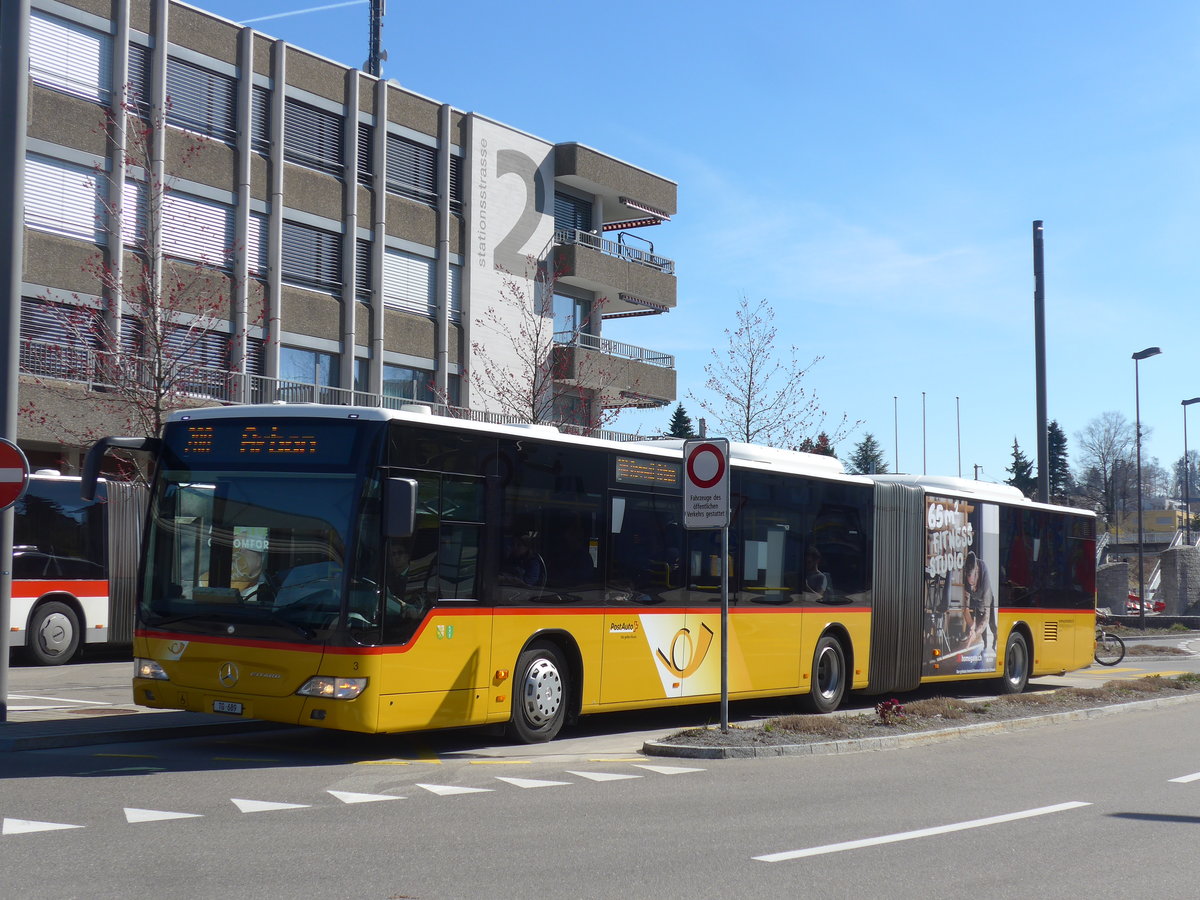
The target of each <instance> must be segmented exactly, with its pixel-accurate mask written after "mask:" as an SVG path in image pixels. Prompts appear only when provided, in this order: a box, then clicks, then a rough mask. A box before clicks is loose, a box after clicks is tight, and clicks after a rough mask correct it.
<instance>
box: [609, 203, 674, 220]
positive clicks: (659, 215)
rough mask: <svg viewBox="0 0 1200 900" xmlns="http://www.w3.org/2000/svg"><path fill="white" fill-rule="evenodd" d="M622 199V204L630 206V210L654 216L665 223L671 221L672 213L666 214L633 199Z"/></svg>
mask: <svg viewBox="0 0 1200 900" xmlns="http://www.w3.org/2000/svg"><path fill="white" fill-rule="evenodd" d="M620 199H621V202H622V203H623V204H625V205H626V206H628V207H629V208H630V209H636V210H637V211H638V212H640V213H646V214H647V215H650V216H654V217H655V218H656V219H661V220H662V221H664V222H669V221H671V214H670V213H668V212H664V211H663V210H661V209H658V208H657V207H654V206H651V205H650V204H648V203H640V202H638V201H637V200H634V199H632V198H631V197H621V198H620Z"/></svg>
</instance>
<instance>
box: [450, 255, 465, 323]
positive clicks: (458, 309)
mask: <svg viewBox="0 0 1200 900" xmlns="http://www.w3.org/2000/svg"><path fill="white" fill-rule="evenodd" d="M462 269H463V267H462V266H456V265H454V263H451V264H450V321H451V322H461V321H462Z"/></svg>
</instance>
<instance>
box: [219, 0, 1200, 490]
mask: <svg viewBox="0 0 1200 900" xmlns="http://www.w3.org/2000/svg"><path fill="white" fill-rule="evenodd" d="M197 5H198V6H201V7H202V8H204V9H208V10H210V11H212V12H215V13H217V14H219V15H222V16H225V17H227V18H230V19H232V20H234V21H245V17H246V16H247V15H248V13H247V10H251V12H250V13H249V16H250V17H252V18H258V17H265V16H271V15H275V14H279V13H291V12H294V11H297V10H305V9H312V7H316V6H321V5H324V4H321V3H317V2H305V0H257V2H255V3H253V4H247V3H245V2H244V0H243V2H236V3H235V2H226V0H209V2H200V3H197ZM367 22H368V6H367V4H366V3H365V2H362V3H358V4H354V5H339V6H337V7H335V8H331V9H324V10H316V11H310V12H305V13H302V14H296V15H284V16H282V17H279V18H271V19H264V20H262V21H258V22H254V23H253V24H254V26H255V27H256V28H258V29H259V30H261V31H262V32H264V33H266V34H268V35H271V36H274V37H279V38H283V39H285V40H288V41H290V42H293V43H295V44H298V45H300V46H302V47H305V48H307V49H310V50H312V51H314V52H317V53H319V54H321V55H324V56H327V57H329V58H331V59H335V60H337V61H339V62H343V63H347V64H350V65H360V66H361V65H362V64H363V62H364V60H365V58H366V55H367V31H368V28H367ZM1198 26H1200V5H1197V4H1195V3H1194V2H1175V0H1148V2H1146V3H1140V4H1128V5H1126V4H1101V5H1096V4H1095V3H1085V2H1077V0H1058V2H1054V3H1046V2H1044V0H1039V2H1029V0H1006V2H1004V3H1000V2H963V0H953V2H951V0H939V2H933V0H929V2H918V0H912V2H904V0H858V2H845V3H824V2H822V3H818V2H812V0H793V2H788V3H775V2H750V3H745V4H742V5H740V6H731V5H729V4H726V3H715V2H709V0H693V2H689V3H683V2H676V0H657V2H624V0H609V2H607V3H605V4H563V3H561V2H547V0H525V2H520V3H515V4H509V5H501V4H498V3H491V2H490V3H477V2H474V0H461V2H459V3H455V4H410V3H399V2H396V0H393V3H392V4H391V9H390V10H389V15H388V16H387V17H386V18H385V24H384V31H383V40H384V47H385V48H386V49H387V51H388V55H389V57H390V58H389V60H388V61H387V62H386V63H385V64H384V75H385V76H386V77H389V78H393V79H395V80H397V81H398V82H400V83H401V84H402V85H404V86H405V87H407V88H409V89H411V90H414V91H416V92H418V93H421V94H424V95H426V96H429V97H431V98H433V99H435V100H438V101H440V102H446V103H450V104H452V105H454V106H455V107H457V108H460V109H463V110H466V111H474V112H479V113H481V114H483V115H486V116H489V117H491V118H493V119H497V120H499V121H501V122H504V123H506V124H509V125H513V126H516V127H518V128H521V129H523V130H525V131H528V132H530V133H532V134H535V135H537V136H539V137H542V138H545V139H547V140H550V141H579V142H581V143H585V144H588V145H590V146H593V147H595V148H597V149H599V150H602V151H604V152H606V153H610V154H612V155H614V156H617V157H619V158H622V159H625V160H627V161H629V162H631V163H634V164H635V165H638V166H641V167H644V168H647V169H649V170H651V171H654V172H656V173H658V174H660V175H663V176H666V177H668V178H671V179H673V180H675V181H677V182H678V183H679V211H678V215H677V216H676V218H675V219H674V220H673V221H672V222H671V223H669V224H667V225H664V226H662V227H661V228H658V229H647V230H644V231H643V232H641V233H642V234H645V235H646V236H647V237H649V238H650V239H651V240H653V241H654V244H655V249H656V252H658V253H660V254H662V255H664V256H668V257H670V258H672V259H674V260H675V261H676V272H677V275H678V288H679V291H678V293H679V303H678V307H677V308H676V309H675V310H674V311H673V312H671V313H669V314H668V315H665V316H659V317H653V318H647V319H635V320H632V321H630V322H625V323H622V322H613V323H610V324H609V326H608V327H606V329H605V333H606V334H607V335H609V336H611V337H614V338H616V339H618V340H624V341H629V342H631V343H635V344H639V345H641V346H645V347H650V348H653V349H655V350H662V351H666V352H670V353H673V354H675V355H676V358H677V367H678V374H679V396H680V399H681V400H682V401H683V403H684V406H685V408H687V409H688V411H689V413H690V414H691V415H692V416H693V417H697V416H698V415H699V414H700V410H699V408H698V404H697V403H696V402H695V401H693V400H690V399H689V392H691V393H701V392H702V391H703V383H704V380H705V376H704V372H703V367H704V365H705V363H707V362H709V361H710V360H711V356H710V351H711V350H712V348H713V347H714V346H721V345H723V342H724V337H723V334H722V329H723V328H725V327H732V325H733V324H734V310H735V309H736V307H737V303H738V301H739V299H740V298H741V297H742V296H746V297H748V298H750V299H751V300H752V301H757V300H758V299H760V298H766V299H767V300H769V301H770V302H771V304H772V305H773V306H774V308H775V311H776V324H777V325H778V326H779V330H780V343H781V344H782V345H784V346H785V347H786V345H788V344H795V345H796V346H797V347H798V348H799V352H800V354H801V356H802V357H805V358H811V357H812V356H816V355H820V356H823V357H824V359H823V360H822V361H821V362H820V363H819V364H818V365H817V366H816V367H815V368H813V369H812V371H811V373H810V374H809V376H808V378H807V380H806V383H807V387H808V388H809V389H811V390H815V391H816V393H817V395H818V397H819V398H820V401H821V403H822V406H823V407H824V408H825V409H826V410H827V411H828V413H829V415H830V418H831V419H834V420H836V419H838V418H840V417H841V414H842V413H845V414H847V415H848V416H849V417H850V418H851V419H852V420H863V425H862V426H860V428H859V430H858V431H857V433H856V434H855V435H853V436H852V437H851V439H850V440H848V441H846V442H844V443H843V444H841V445H839V450H840V451H842V453H843V455H848V454H849V451H850V450H851V449H852V445H853V443H855V442H856V441H857V440H858V439H859V438H860V437H861V436H862V435H863V434H864V433H865V432H867V431H870V432H872V433H874V434H875V436H876V438H877V439H878V440H879V442H880V444H881V445H882V447H883V448H884V450H885V454H886V457H887V460H888V462H889V465H892V464H893V463H894V461H895V459H896V457H897V455H898V458H899V467H900V469H901V470H902V471H908V472H913V471H915V472H920V471H922V470H923V469H926V470H927V471H928V472H929V473H930V474H949V475H954V474H957V473H958V471H959V454H960V451H959V447H960V444H961V466H962V474H963V475H964V476H966V477H971V475H972V474H973V472H974V468H973V467H974V466H975V465H979V466H980V467H981V470H982V474H981V477H983V478H984V479H986V480H991V481H1002V480H1003V479H1004V478H1006V477H1008V476H1007V473H1006V472H1005V469H1006V467H1007V466H1008V465H1009V463H1010V461H1011V448H1012V442H1013V438H1014V437H1016V438H1017V439H1018V440H1019V441H1020V443H1021V447H1022V449H1023V450H1024V452H1025V453H1026V455H1027V456H1029V457H1030V458H1031V459H1032V458H1035V457H1036V442H1035V436H1034V432H1035V427H1036V407H1035V395H1034V352H1033V340H1034V324H1033V275H1032V239H1031V223H1032V221H1033V220H1034V219H1042V220H1044V221H1045V225H1046V231H1045V254H1046V298H1047V299H1046V335H1047V360H1048V379H1047V380H1048V408H1049V415H1050V418H1052V419H1056V420H1058V422H1059V423H1060V424H1061V426H1062V427H1063V430H1064V431H1065V432H1066V434H1067V436H1068V446H1069V448H1070V449H1071V451H1072V457H1073V461H1074V457H1075V452H1074V451H1075V449H1076V443H1077V442H1076V440H1075V434H1076V432H1078V431H1080V430H1081V429H1083V428H1084V427H1085V426H1086V425H1087V423H1088V421H1089V420H1090V419H1092V418H1093V417H1095V416H1097V415H1099V414H1100V413H1102V412H1104V411H1106V410H1117V411H1120V412H1122V413H1123V414H1125V415H1126V417H1127V418H1128V419H1129V420H1131V421H1132V420H1133V418H1134V364H1133V362H1132V360H1131V358H1130V357H1131V354H1132V353H1134V352H1135V351H1138V350H1141V349H1142V348H1144V347H1148V346H1152V345H1156V346H1160V347H1161V348H1162V350H1163V355H1161V356H1159V357H1156V358H1154V359H1150V360H1147V361H1145V362H1143V363H1142V364H1141V369H1140V373H1141V411H1142V421H1143V423H1144V425H1145V427H1146V428H1147V429H1149V430H1150V434H1149V436H1148V437H1147V439H1146V440H1145V442H1144V444H1143V456H1144V457H1145V458H1151V457H1157V458H1158V459H1159V461H1160V462H1161V463H1162V464H1163V465H1164V466H1166V465H1169V464H1170V463H1171V462H1172V461H1173V460H1175V459H1176V458H1177V457H1179V456H1180V455H1181V454H1182V452H1183V411H1182V408H1181V406H1180V401H1181V400H1183V399H1186V398H1190V397H1193V396H1197V395H1200V371H1198V367H1197V366H1196V364H1195V361H1196V357H1195V354H1194V352H1193V347H1194V346H1195V340H1194V338H1193V334H1194V332H1195V328H1196V324H1197V304H1196V296H1197V293H1198V287H1200V255H1198V254H1197V252H1196V245H1197V241H1198V239H1200V196H1198V195H1200V179H1198V178H1197V163H1198V161H1200V146H1198V144H1200V125H1198V123H1200V116H1198V113H1200V109H1198V106H1200V103H1198V101H1200V88H1198V87H1197V85H1200V71H1198V69H1200V64H1198V62H1200V60H1198V54H1200V40H1198V37H1200V27H1198ZM922 392H924V393H925V425H924V428H923V427H922ZM893 398H896V399H893ZM956 398H957V399H956ZM897 409H898V414H897V413H896V412H895V410H897ZM669 413H670V408H668V409H666V410H661V411H656V412H655V413H653V414H647V413H640V414H635V415H627V416H625V417H623V418H622V419H621V420H620V421H619V422H618V424H617V426H616V427H618V428H626V429H628V430H635V429H636V428H637V427H639V426H640V427H641V428H642V430H643V431H656V430H660V429H661V428H664V427H665V425H666V422H667V419H668V417H669ZM956 413H958V414H960V415H961V427H959V426H958V424H957V419H956ZM1191 413H1192V416H1191V417H1190V418H1191V419H1193V420H1195V421H1189V423H1188V425H1189V435H1188V436H1189V447H1190V448H1200V405H1198V406H1196V407H1192V408H1191ZM897 429H898V431H899V444H898V446H897V444H896V441H895V433H896V431H897Z"/></svg>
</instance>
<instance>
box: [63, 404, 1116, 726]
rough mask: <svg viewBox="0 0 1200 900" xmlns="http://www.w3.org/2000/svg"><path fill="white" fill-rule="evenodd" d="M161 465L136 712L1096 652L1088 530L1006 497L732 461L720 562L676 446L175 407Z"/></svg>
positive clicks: (948, 664) (368, 716)
mask: <svg viewBox="0 0 1200 900" xmlns="http://www.w3.org/2000/svg"><path fill="white" fill-rule="evenodd" d="M110 447H122V448H125V449H127V450H141V451H145V452H149V453H152V454H153V455H154V457H155V480H154V484H153V487H152V496H151V501H150V510H149V514H148V518H147V525H146V534H145V542H144V564H143V573H142V576H141V583H140V592H139V599H138V620H137V628H136V633H135V644H134V656H135V657H136V671H135V676H134V683H133V689H134V698H135V700H136V702H138V703H139V704H142V705H145V706H150V707H156V708H168V709H186V710H197V711H202V712H206V713H215V714H220V715H226V716H240V717H246V718H255V719H263V720H270V721H277V722H287V723H294V724H305V725H314V726H320V727H325V728H338V729H347V730H352V731H362V732H396V731H410V730H418V729H429V728H445V727H452V726H466V725H483V724H488V723H494V724H506V725H507V726H508V729H509V731H510V733H511V734H512V736H513V737H514V738H515V739H518V740H521V741H543V740H550V739H551V738H553V737H554V736H555V735H556V734H557V733H558V732H559V730H560V729H561V728H562V726H563V724H564V722H566V721H569V720H572V719H574V718H575V717H576V716H579V715H582V714H590V713H598V712H604V711H610V710H627V709H634V708H640V707H654V706H666V705H673V704H682V703H705V702H713V701H716V700H719V699H720V695H721V672H720V669H721V652H720V647H721V605H722V603H721V600H722V587H723V586H722V584H721V578H722V571H724V572H725V573H726V578H727V585H726V587H727V588H728V594H729V616H728V621H729V634H728V682H729V696H730V698H731V699H734V700H737V699H745V698H751V697H767V696H781V695H789V694H791V695H798V696H799V697H801V698H802V699H803V700H804V701H806V704H807V706H808V707H809V708H811V709H813V710H816V711H819V712H826V711H831V710H833V709H835V708H837V706H838V705H839V704H840V703H841V701H842V699H843V697H844V696H845V694H846V692H847V691H852V690H853V691H865V692H871V693H882V692H893V691H896V692H898V691H905V690H911V689H913V688H915V687H917V686H918V685H919V684H920V683H922V682H927V681H938V680H946V679H967V678H971V679H977V678H993V679H997V680H998V682H999V684H1000V685H1001V686H1002V690H1004V691H1008V692H1017V691H1021V690H1023V689H1024V687H1025V683H1026V680H1027V679H1028V678H1029V677H1030V676H1031V675H1039V674H1044V673H1050V672H1063V671H1066V670H1069V669H1075V668H1080V667H1082V666H1085V665H1087V664H1088V663H1089V662H1090V660H1091V657H1092V642H1093V629H1094V617H1095V588H1094V586H1095V522H1094V519H1093V517H1092V516H1091V515H1090V514H1088V513H1084V512H1081V511H1079V510H1074V509H1066V508H1059V507H1052V506H1045V505H1039V504H1035V503H1031V502H1030V501H1028V500H1026V499H1025V498H1023V497H1022V496H1021V495H1020V494H1019V493H1018V492H1016V491H1015V490H1013V489H1010V488H1006V487H999V486H996V485H987V484H982V483H979V482H970V481H963V480H959V479H941V480H935V479H925V478H914V477H905V476H878V477H863V476H854V475H847V474H844V473H843V471H842V468H841V466H840V464H839V463H838V462H837V460H835V459H831V458H827V457H817V456H811V455H808V454H803V453H794V452H789V451H780V450H773V449H769V448H763V447H755V446H750V445H739V444H733V445H732V447H731V452H730V469H731V476H730V477H731V481H730V492H731V493H730V496H731V501H732V516H731V524H730V532H729V553H728V557H727V559H726V565H725V566H722V565H721V533H720V532H719V531H688V530H685V529H684V528H683V527H682V526H681V524H680V523H681V520H682V486H683V472H682V468H683V467H682V442H681V441H646V442H640V443H618V442H613V441H605V440H598V439H592V438H583V437H575V436H570V435H566V434H560V433H559V432H558V431H557V430H556V429H553V428H548V427H544V426H524V427H521V426H502V425H488V424H483V423H476V422H469V421H463V420H459V419H452V418H445V417H440V416H434V415H429V414H425V415H422V414H418V413H416V412H408V411H392V410H384V409H368V408H352V407H315V406H288V405H282V404H281V405H271V406H240V407H226V408H219V409H203V410H193V411H190V412H186V413H176V414H174V415H173V416H172V417H171V419H170V421H169V423H168V424H167V425H166V427H165V429H164V431H163V434H162V436H161V438H152V439H137V438H106V439H104V440H103V441H101V442H99V443H98V444H97V445H96V447H95V448H94V449H93V450H92V453H91V454H90V456H89V459H88V465H87V474H86V476H85V487H84V490H85V493H86V490H87V482H88V480H89V479H94V477H95V473H96V472H97V471H98V470H99V466H100V461H101V458H102V457H103V455H104V453H105V452H106V450H107V449H108V448H110Z"/></svg>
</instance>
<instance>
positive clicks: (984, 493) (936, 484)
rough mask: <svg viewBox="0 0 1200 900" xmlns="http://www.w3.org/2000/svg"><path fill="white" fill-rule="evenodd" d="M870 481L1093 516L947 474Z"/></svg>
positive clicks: (879, 477)
mask: <svg viewBox="0 0 1200 900" xmlns="http://www.w3.org/2000/svg"><path fill="white" fill-rule="evenodd" d="M870 477H871V479H872V480H873V481H878V482H881V483H891V484H911V485H915V486H916V487H920V488H923V489H924V490H925V492H926V493H945V494H950V495H954V496H958V495H966V496H969V497H977V498H979V499H980V500H990V501H992V502H994V503H1010V504H1016V505H1019V506H1030V507H1035V508H1038V509H1053V510H1055V511H1057V512H1074V513H1078V514H1079V515H1081V516H1091V517H1095V515H1096V514H1095V513H1094V512H1092V511H1091V510H1088V509H1078V508H1076V507H1067V506H1058V505H1056V504H1053V503H1037V502H1035V501H1033V500H1030V499H1029V498H1028V497H1026V496H1025V495H1024V494H1022V493H1021V491H1020V490H1018V489H1017V488H1015V487H1013V486H1012V485H1010V484H993V483H992V482H990V481H973V480H971V479H969V478H955V477H953V476H951V475H872V476H870Z"/></svg>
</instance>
